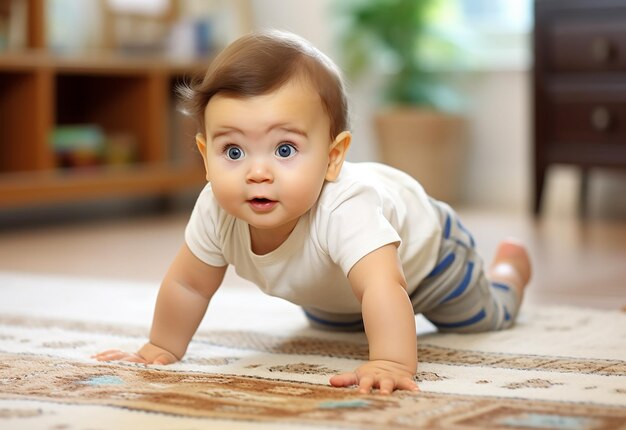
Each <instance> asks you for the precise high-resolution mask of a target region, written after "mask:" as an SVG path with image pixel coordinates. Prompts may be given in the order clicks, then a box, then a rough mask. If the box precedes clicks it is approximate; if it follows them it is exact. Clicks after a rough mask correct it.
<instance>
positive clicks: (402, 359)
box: [330, 244, 418, 394]
mask: <svg viewBox="0 0 626 430" xmlns="http://www.w3.org/2000/svg"><path fill="white" fill-rule="evenodd" d="M348 279H349V280H350V284H351V285H352V289H353V290H354V293H355V294H356V296H357V298H358V299H359V300H360V301H361V308H362V314H363V322H364V324H365V333H366V334H367V339H368V341H369V357H370V360H369V362H368V363H366V364H364V365H362V366H360V367H359V368H358V369H357V370H356V371H355V372H352V373H344V374H341V375H335V376H333V377H332V378H331V380H330V383H331V384H332V385H334V386H337V387H345V386H350V385H359V387H360V390H361V392H363V393H368V392H370V390H371V389H372V388H376V387H378V388H379V389H380V391H381V393H385V394H386V393H391V392H392V391H393V390H395V389H404V390H412V391H416V390H418V388H417V385H416V384H415V382H414V380H413V376H414V375H415V372H416V370H417V336H416V330H415V316H414V313H413V306H412V305H411V301H410V299H409V297H408V294H407V292H406V280H405V278H404V273H403V271H402V264H401V262H400V260H399V257H398V252H397V249H396V246H395V245H393V244H390V245H386V246H383V247H382V248H379V249H377V250H375V251H373V252H371V253H370V254H368V255H366V256H365V257H363V258H362V259H361V260H359V262H357V263H356V264H355V265H354V267H353V268H352V270H350V273H349V274H348Z"/></svg>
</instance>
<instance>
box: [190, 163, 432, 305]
mask: <svg viewBox="0 0 626 430" xmlns="http://www.w3.org/2000/svg"><path fill="white" fill-rule="evenodd" d="M440 238H441V225H440V223H439V219H438V217H437V214H436V212H435V209H434V208H433V207H432V205H431V203H430V201H429V197H428V196H427V195H426V193H425V191H424V189H423V188H422V186H421V185H420V184H419V183H418V182H417V181H415V180H414V179H413V178H411V177H410V176H409V175H407V174H405V173H403V172H401V171H399V170H396V169H393V168H391V167H388V166H385V165H382V164H377V163H348V162H346V163H344V166H343V168H342V170H341V174H340V175H339V178H338V179H337V180H336V181H335V182H327V183H325V184H324V186H323V188H322V193H321V195H320V198H319V199H318V201H317V203H316V204H315V205H314V206H313V208H311V210H310V211H309V212H308V213H306V214H304V215H303V216H302V217H301V218H300V219H299V220H298V223H297V225H296V227H295V228H294V230H293V231H292V233H291V235H290V236H289V237H288V238H287V240H286V241H285V242H284V243H283V244H282V245H281V246H280V247H278V248H277V249H276V250H274V251H272V252H271V253H269V254H265V255H256V254H254V253H253V252H252V250H251V243H250V231H249V227H248V224H247V223H245V222H244V221H242V220H239V219H237V218H234V217H233V216H231V215H229V214H227V213H226V212H225V211H224V210H223V209H222V208H221V207H220V206H219V205H218V204H217V202H216V201H215V198H214V197H213V191H212V189H211V184H208V185H207V186H206V187H205V188H204V190H203V191H202V193H201V194H200V196H199V197H198V201H197V202H196V206H195V208H194V210H193V212H192V215H191V219H190V220H189V224H188V225H187V229H186V231H185V240H186V242H187V245H188V246H189V249H190V250H191V251H192V252H193V253H194V255H196V256H197V257H198V258H199V259H200V260H202V261H204V262H205V263H207V264H210V265H213V266H224V265H226V264H232V265H233V266H234V268H235V270H236V272H237V274H238V275H239V276H241V277H243V278H245V279H248V280H250V281H252V282H253V283H255V284H256V285H257V286H258V287H259V288H260V289H261V290H263V291H264V292H265V293H267V294H269V295H272V296H277V297H281V298H283V299H286V300H288V301H290V302H292V303H295V304H297V305H300V306H303V307H305V308H314V309H319V310H322V311H326V312H332V313H360V312H361V305H360V303H359V301H358V300H357V299H356V297H355V296H354V293H353V292H352V288H351V287H350V284H349V282H348V279H347V275H348V273H349V271H350V269H351V268H352V266H354V264H355V263H356V262H357V261H359V260H360V259H361V258H363V257H364V256H366V255H367V254H369V253H370V252H372V251H374V250H376V249H378V248H380V247H381V246H384V245H387V244H390V243H396V244H398V253H399V255H400V258H401V260H402V265H403V269H404V274H405V276H406V279H407V282H408V285H409V292H412V291H413V290H414V289H415V288H416V287H417V285H418V284H419V283H420V281H421V280H422V279H423V278H424V277H425V276H426V275H427V274H428V273H429V272H430V271H431V270H432V268H433V266H434V265H435V263H436V259H437V254H438V250H439V242H440V240H441V239H440Z"/></svg>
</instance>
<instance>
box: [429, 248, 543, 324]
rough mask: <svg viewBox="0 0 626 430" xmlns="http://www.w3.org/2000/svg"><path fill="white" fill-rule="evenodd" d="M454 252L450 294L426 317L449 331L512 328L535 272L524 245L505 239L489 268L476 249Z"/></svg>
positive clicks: (446, 281) (449, 280)
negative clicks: (482, 261)
mask: <svg viewBox="0 0 626 430" xmlns="http://www.w3.org/2000/svg"><path fill="white" fill-rule="evenodd" d="M454 253H455V256H456V258H455V262H454V264H452V265H451V266H450V268H449V269H448V271H449V272H450V276H447V278H445V285H447V287H446V288H445V289H444V290H447V291H449V293H448V295H447V296H445V297H444V298H443V299H442V300H441V301H440V303H439V304H438V305H436V306H435V307H434V308H432V309H429V310H428V311H425V312H424V316H425V317H426V318H427V319H428V320H430V321H431V322H432V323H433V324H435V326H437V328H438V329H439V330H441V331H446V332H463V333H476V332H483V331H490V330H502V329H506V328H509V327H511V326H512V325H513V324H514V322H515V318H516V316H517V313H518V310H519V307H520V305H521V302H522V297H523V293H524V287H525V286H526V284H527V283H528V280H529V279H530V273H531V269H530V259H529V257H528V253H527V251H526V249H525V248H524V246H523V245H521V244H520V243H518V242H516V241H514V240H505V241H503V242H502V243H500V245H499V246H498V250H497V252H496V256H495V258H494V261H493V263H492V265H491V267H490V268H489V269H488V270H485V271H484V270H483V269H482V263H481V259H480V257H479V256H478V255H477V253H476V251H475V249H473V248H470V247H464V246H457V247H456V249H455V250H454ZM454 265H458V267H457V268H455V267H454ZM443 280H444V279H442V281H443ZM442 288H443V287H442Z"/></svg>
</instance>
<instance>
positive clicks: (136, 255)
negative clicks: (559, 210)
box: [0, 209, 626, 309]
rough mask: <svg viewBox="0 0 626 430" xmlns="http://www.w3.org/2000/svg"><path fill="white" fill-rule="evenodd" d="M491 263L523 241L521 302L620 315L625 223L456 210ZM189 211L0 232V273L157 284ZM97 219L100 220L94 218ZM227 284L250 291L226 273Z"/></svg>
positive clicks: (625, 288)
mask: <svg viewBox="0 0 626 430" xmlns="http://www.w3.org/2000/svg"><path fill="white" fill-rule="evenodd" d="M460 213H461V216H462V218H463V221H464V224H465V225H466V226H467V227H469V228H470V230H472V231H473V233H474V237H475V238H476V240H477V243H478V247H479V248H480V250H481V251H482V252H483V255H484V256H485V259H486V260H487V261H489V260H490V259H491V257H492V255H493V252H494V250H495V247H496V245H497V243H498V241H499V240H500V239H502V238H504V237H507V236H514V237H518V238H520V239H522V240H523V241H525V242H526V243H527V244H528V246H529V249H530V252H531V256H532V260H533V263H534V275H533V278H532V280H531V284H530V286H529V289H528V290H527V291H528V294H527V301H529V302H533V303H545V304H571V305H580V306H592V307H596V308H603V309H622V308H624V307H626V264H624V263H626V220H623V219H621V220H593V219H588V220H586V221H581V220H580V219H578V218H576V217H544V218H540V219H538V220H536V219H534V218H533V217H531V216H528V215H515V214H506V213H497V212H491V211H484V210H471V209H466V210H461V211H460ZM187 216H188V211H182V212H174V213H169V214H154V213H152V214H147V213H143V214H132V215H129V216H119V215H117V216H114V217H112V218H106V217H105V218H104V219H96V220H94V219H89V218H87V219H82V220H79V221H76V222H61V223H59V222H56V223H53V224H52V225H47V224H46V223H36V224H34V225H32V223H31V225H28V226H24V225H21V226H19V227H16V228H10V227H7V226H6V225H5V226H2V225H0V271H13V272H16V271H17V272H29V273H41V274H60V275H69V276H80V277H90V278H110V279H129V280H137V281H145V282H149V283H155V284H156V283H158V282H159V281H160V279H161V277H162V276H163V274H164V273H165V271H166V269H167V266H168V264H169V262H170V261H171V259H172V257H173V256H174V255H175V253H176V251H177V250H178V248H179V246H180V245H181V243H182V240H183V231H184V228H185V223H186V220H187ZM96 218H101V217H96ZM226 282H227V283H229V284H235V285H248V283H247V282H246V281H244V280H242V279H240V278H238V277H237V276H236V275H235V274H234V273H232V272H230V271H229V274H228V276H227V278H226Z"/></svg>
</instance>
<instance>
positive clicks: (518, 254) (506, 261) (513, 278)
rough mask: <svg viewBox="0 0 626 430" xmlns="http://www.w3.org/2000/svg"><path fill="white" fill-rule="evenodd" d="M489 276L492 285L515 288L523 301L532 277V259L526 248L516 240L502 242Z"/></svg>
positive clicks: (488, 272)
mask: <svg viewBox="0 0 626 430" xmlns="http://www.w3.org/2000/svg"><path fill="white" fill-rule="evenodd" d="M487 276H488V278H489V279H490V281H491V283H492V284H502V285H506V286H510V287H513V288H515V290H516V291H517V293H518V295H519V297H520V301H521V298H522V297H523V296H524V289H525V288H526V285H528V281H529V280H530V276H531V264H530V257H529V256H528V252H527V251H526V247H524V245H522V244H521V243H520V242H518V241H516V240H514V239H506V240H503V241H502V242H500V245H498V249H497V251H496V255H495V257H494V259H493V262H492V263H491V267H490V268H489V270H488V271H487Z"/></svg>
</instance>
